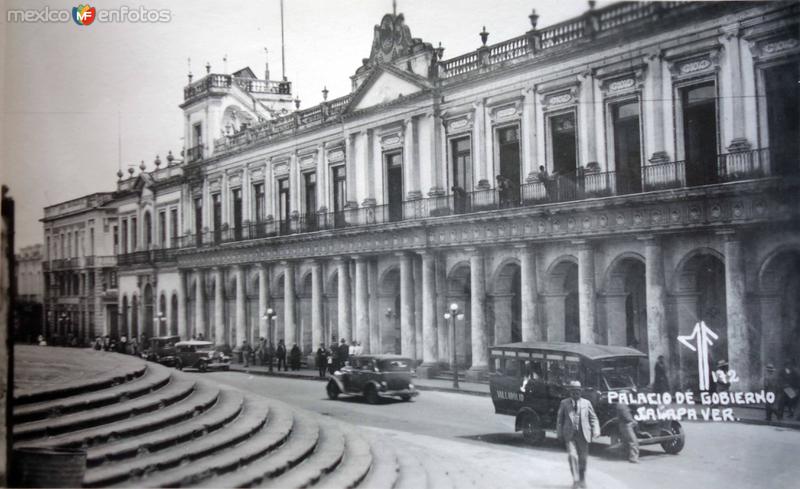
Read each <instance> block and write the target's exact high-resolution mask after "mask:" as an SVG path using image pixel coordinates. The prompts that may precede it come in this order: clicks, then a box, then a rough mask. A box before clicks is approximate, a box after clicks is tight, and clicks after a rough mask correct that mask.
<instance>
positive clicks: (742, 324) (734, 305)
mask: <svg viewBox="0 0 800 489" xmlns="http://www.w3.org/2000/svg"><path fill="white" fill-rule="evenodd" d="M725 304H726V306H727V309H728V310H727V320H728V363H729V364H730V369H731V370H735V371H736V373H737V374H738V376H739V379H740V380H739V385H734V386H732V387H733V388H734V390H741V391H745V390H750V389H751V388H754V387H755V386H756V385H757V382H758V377H759V373H760V372H759V371H758V369H756V368H753V367H754V363H755V361H756V360H757V359H756V358H754V356H753V355H752V351H751V350H752V347H751V342H750V322H749V321H748V317H747V290H746V286H745V267H744V251H743V249H742V241H741V238H740V237H739V236H736V235H735V234H733V233H732V232H731V233H730V234H725Z"/></svg>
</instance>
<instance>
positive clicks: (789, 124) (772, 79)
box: [764, 63, 800, 175]
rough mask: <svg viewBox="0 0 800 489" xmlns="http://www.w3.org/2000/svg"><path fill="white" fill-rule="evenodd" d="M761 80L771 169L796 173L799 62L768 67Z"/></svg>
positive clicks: (799, 148)
mask: <svg viewBox="0 0 800 489" xmlns="http://www.w3.org/2000/svg"><path fill="white" fill-rule="evenodd" d="M764 81H765V83H766V87H765V88H766V92H767V124H768V132H769V149H770V153H771V157H772V159H771V164H772V171H773V172H774V173H777V174H782V175H787V174H796V173H798V172H800V162H798V155H800V117H798V113H800V63H787V64H782V65H778V66H774V67H771V68H767V69H765V70H764Z"/></svg>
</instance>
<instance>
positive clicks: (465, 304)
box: [440, 262, 472, 368]
mask: <svg viewBox="0 0 800 489" xmlns="http://www.w3.org/2000/svg"><path fill="white" fill-rule="evenodd" d="M470 273H471V272H470V265H469V262H458V263H456V264H455V265H454V266H453V267H451V269H450V271H449V273H448V274H447V278H446V285H447V286H446V291H447V292H446V294H447V301H446V304H447V306H448V308H449V305H450V304H457V305H458V308H459V311H461V313H462V314H463V315H464V319H463V320H459V319H456V320H455V321H454V322H455V325H456V364H457V365H458V366H459V367H460V368H468V367H470V366H472V348H471V346H472V328H471V323H470V320H471V311H470V310H471V297H470V294H471V290H472V289H471V285H470ZM440 314H442V313H441V312H440ZM448 323H449V324H447V328H448V333H449V328H451V327H452V325H453V320H451V321H449V322H448Z"/></svg>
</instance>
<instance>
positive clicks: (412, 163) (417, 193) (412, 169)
mask: <svg viewBox="0 0 800 489" xmlns="http://www.w3.org/2000/svg"><path fill="white" fill-rule="evenodd" d="M404 122H405V131H404V133H403V180H404V183H405V187H406V189H407V192H406V200H417V199H421V198H422V191H421V190H420V184H419V158H418V157H417V155H415V154H414V124H415V123H414V118H413V117H409V118H408V119H406V120H405V121H404ZM433 185H435V183H434V184H433ZM433 185H432V186H433Z"/></svg>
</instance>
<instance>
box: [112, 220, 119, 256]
mask: <svg viewBox="0 0 800 489" xmlns="http://www.w3.org/2000/svg"><path fill="white" fill-rule="evenodd" d="M112 234H113V239H114V254H115V255H116V254H117V253H119V226H114V227H113V228H112Z"/></svg>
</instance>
